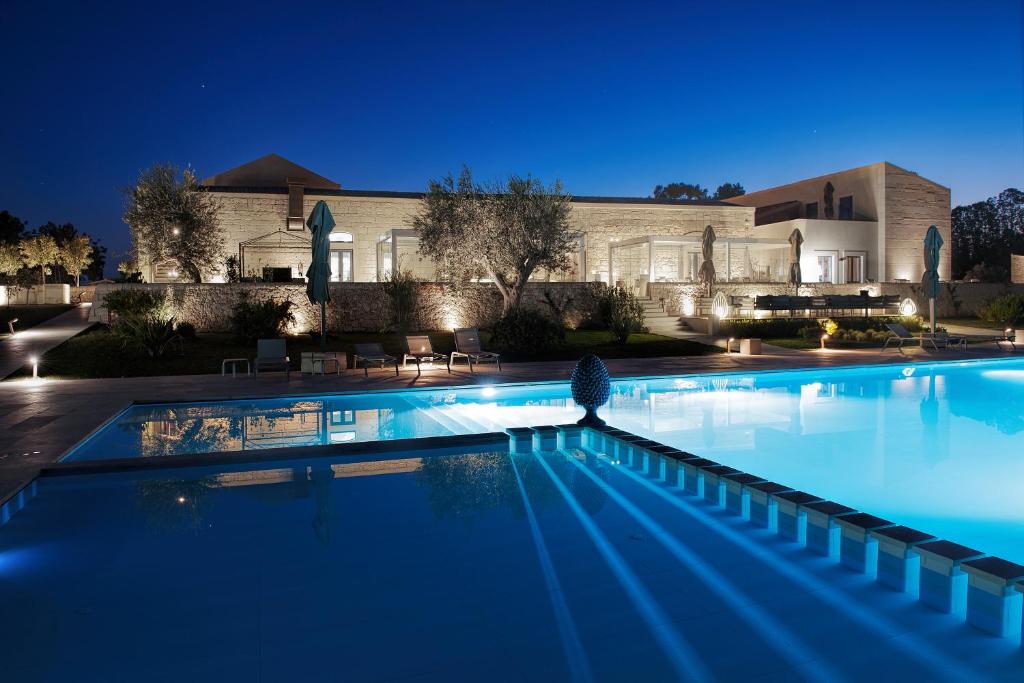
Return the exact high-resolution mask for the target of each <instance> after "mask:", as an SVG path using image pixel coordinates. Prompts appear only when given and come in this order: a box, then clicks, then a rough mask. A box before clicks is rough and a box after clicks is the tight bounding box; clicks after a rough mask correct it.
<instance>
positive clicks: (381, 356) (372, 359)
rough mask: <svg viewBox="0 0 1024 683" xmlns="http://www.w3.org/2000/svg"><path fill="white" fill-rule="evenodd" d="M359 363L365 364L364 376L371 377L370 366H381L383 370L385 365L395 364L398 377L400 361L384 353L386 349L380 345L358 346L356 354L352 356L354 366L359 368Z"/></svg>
mask: <svg viewBox="0 0 1024 683" xmlns="http://www.w3.org/2000/svg"><path fill="white" fill-rule="evenodd" d="M359 361H362V362H363V374H364V375H365V376H367V377H369V376H370V364H371V363H372V364H373V365H379V366H380V369H381V370H383V369H384V366H385V365H390V364H391V363H394V364H395V376H396V377H397V376H398V359H397V358H395V357H394V356H389V355H388V354H386V353H384V347H383V346H381V345H380V344H379V343H378V344H356V352H355V353H354V354H353V355H352V365H353V366H354V367H356V368H358V367H359Z"/></svg>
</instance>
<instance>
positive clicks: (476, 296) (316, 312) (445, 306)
mask: <svg viewBox="0 0 1024 683" xmlns="http://www.w3.org/2000/svg"><path fill="white" fill-rule="evenodd" d="M603 287H604V285H602V284H600V283H584V282H550V283H530V284H529V285H527V289H526V293H525V295H524V297H523V305H524V306H526V307H528V308H538V309H542V310H550V309H549V307H548V306H547V305H546V304H545V303H544V293H545V292H549V293H550V294H551V296H552V298H553V299H554V300H555V301H556V302H558V303H559V304H560V305H566V304H568V305H567V306H566V308H567V309H568V314H567V316H566V317H567V318H568V320H569V323H570V325H572V326H575V325H579V324H583V323H586V322H587V321H588V320H590V319H591V318H592V317H593V316H594V314H595V312H596V305H597V302H596V293H597V292H598V291H600V289H601V288H603ZM116 289H150V290H159V291H164V292H167V295H168V299H169V300H170V301H171V304H172V308H173V312H174V316H175V317H176V318H177V319H178V320H181V321H187V322H190V323H192V324H193V325H195V326H196V329H197V330H199V331H200V332H225V331H227V330H229V329H230V327H231V312H232V309H233V308H234V306H235V304H236V303H237V302H238V301H239V300H240V299H241V298H242V297H249V298H251V299H252V300H253V301H265V300H268V299H272V300H276V301H283V300H288V301H291V302H292V303H293V304H294V306H295V307H294V309H293V311H294V313H295V318H296V322H295V324H294V325H293V326H292V329H291V330H290V332H292V333H300V332H306V331H309V330H315V329H319V326H320V307H319V306H318V305H314V304H311V303H310V302H309V299H308V298H307V297H306V287H305V285H293V284H271V283H232V284H214V283H211V284H108V283H101V284H98V285H96V292H95V296H94V300H95V303H94V304H93V307H92V310H91V312H90V320H93V321H96V322H107V321H108V314H107V310H106V308H105V307H104V306H103V298H104V296H105V295H106V294H107V293H109V292H111V291H113V290H116ZM330 289H331V302H330V303H329V304H328V306H327V326H328V329H329V330H331V331H333V332H341V331H344V332H379V331H382V330H385V329H387V327H388V323H389V318H390V315H389V306H388V298H387V296H386V295H385V294H384V290H383V288H382V287H381V285H380V284H379V283H376V282H343V283H331V285H330ZM500 313H501V295H500V294H499V293H498V290H497V289H496V288H495V287H494V285H490V284H472V285H467V286H465V287H463V288H461V289H460V291H458V292H456V291H454V290H453V289H452V288H451V287H448V286H445V285H441V284H437V283H421V284H420V285H419V304H418V306H417V320H416V321H415V323H416V324H415V327H416V328H417V329H421V330H450V329H452V328H454V327H486V326H488V325H490V324H491V323H493V322H494V321H495V320H497V319H498V316H499V315H500Z"/></svg>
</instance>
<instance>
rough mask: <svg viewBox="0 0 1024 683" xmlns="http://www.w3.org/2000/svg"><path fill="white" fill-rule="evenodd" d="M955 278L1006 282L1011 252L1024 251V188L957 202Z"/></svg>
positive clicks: (953, 247) (954, 255) (954, 212)
mask: <svg viewBox="0 0 1024 683" xmlns="http://www.w3.org/2000/svg"><path fill="white" fill-rule="evenodd" d="M952 252H953V278H954V279H957V280H959V279H968V280H982V281H985V282H1005V281H1006V280H1007V279H1009V273H1010V254H1024V192H1021V191H1020V190H1016V189H1013V188H1009V189H1006V190H1003V191H1002V192H1000V193H999V194H998V195H997V196H995V197H989V198H988V199H986V200H984V201H981V202H975V203H974V204H968V205H966V206H958V207H956V208H955V209H953V213H952Z"/></svg>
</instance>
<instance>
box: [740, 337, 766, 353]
mask: <svg viewBox="0 0 1024 683" xmlns="http://www.w3.org/2000/svg"><path fill="white" fill-rule="evenodd" d="M740 355H742V356H760V355H761V340H760V339H740Z"/></svg>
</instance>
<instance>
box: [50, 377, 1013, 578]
mask: <svg viewBox="0 0 1024 683" xmlns="http://www.w3.org/2000/svg"><path fill="white" fill-rule="evenodd" d="M580 414H581V411H580V410H579V409H578V408H576V407H575V406H574V405H573V403H572V399H571V398H570V397H569V389H568V386H567V385H566V384H560V383H554V384H540V385H530V386H508V385H506V386H486V387H469V388H457V389H443V390H417V391H401V392H388V393H371V394H360V395H338V396H319V397H309V398H302V399H272V400H263V401H241V402H218V403H195V404H178V405H160V406H134V407H132V408H131V409H129V410H128V411H126V412H125V413H124V414H122V415H120V416H119V417H118V418H117V419H116V420H115V421H113V422H112V423H111V424H109V425H107V426H106V427H105V428H104V429H102V430H101V431H100V432H98V433H97V434H95V435H94V436H93V437H91V438H90V439H88V440H87V441H86V442H84V443H83V444H81V445H80V446H79V447H78V448H76V449H75V450H74V451H73V452H72V453H71V454H70V455H69V459H72V460H94V459H103V458H111V457H133V456H137V455H141V456H147V457H148V456H160V455H168V454H183V453H195V452H204V451H237V450H246V449H254V448H267V447H280V446H301V445H314V444H325V443H338V442H344V441H363V440H380V439H397V438H403V437H409V436H430V435H444V434H465V433H474V432H487V431H500V430H502V429H504V428H506V427H513V426H529V425H536V424H559V423H565V422H570V421H574V420H575V419H577V418H578V416H579V415H580ZM602 415H603V417H605V419H607V420H608V421H609V423H610V424H613V425H615V426H617V427H620V428H622V429H626V430H628V431H631V432H634V433H637V434H642V435H645V436H648V437H650V438H654V439H656V440H658V441H661V442H663V443H667V444H669V445H672V446H676V447H678V448H681V449H683V450H687V451H691V452H693V453H696V454H698V455H701V456H704V457H708V458H711V459H713V460H717V461H719V462H722V463H725V464H727V465H731V466H733V467H736V468H738V469H741V470H744V471H746V472H751V473H753V474H757V475H759V476H762V477H766V478H770V479H772V480H774V481H778V482H781V483H784V484H786V485H788V486H792V487H796V488H800V489H803V490H806V491H810V492H812V493H815V494H817V495H819V496H822V497H826V498H831V499H833V500H837V501H840V502H842V503H844V504H846V505H849V506H852V507H856V508H858V509H861V510H866V511H869V512H871V513H872V514H875V515H879V516H882V517H885V518H887V519H890V520H892V521H894V522H898V523H901V524H906V525H908V526H913V527H916V528H919V529H921V530H923V531H927V532H930V533H932V534H935V535H937V536H941V537H943V538H947V539H949V540H952V541H955V542H958V543H962V544H965V545H968V546H971V547H976V548H979V549H982V550H984V551H986V552H989V553H992V554H997V555H1001V556H1003V557H1005V558H1007V559H1009V560H1013V561H1016V562H1024V497H1022V496H1021V495H1020V482H1022V481H1024V457H1021V455H1020V454H1021V453H1024V361H1021V360H999V361H982V362H970V363H934V364H915V365H910V366H905V367H904V366H872V367H857V368H843V369H824V370H822V369H819V370H802V371H792V372H788V371H787V372H763V373H752V374H732V375H708V376H690V377H675V378H659V379H641V380H622V381H616V382H614V384H613V391H612V398H611V401H610V403H609V405H608V406H607V407H606V408H605V409H603V410H602Z"/></svg>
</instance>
